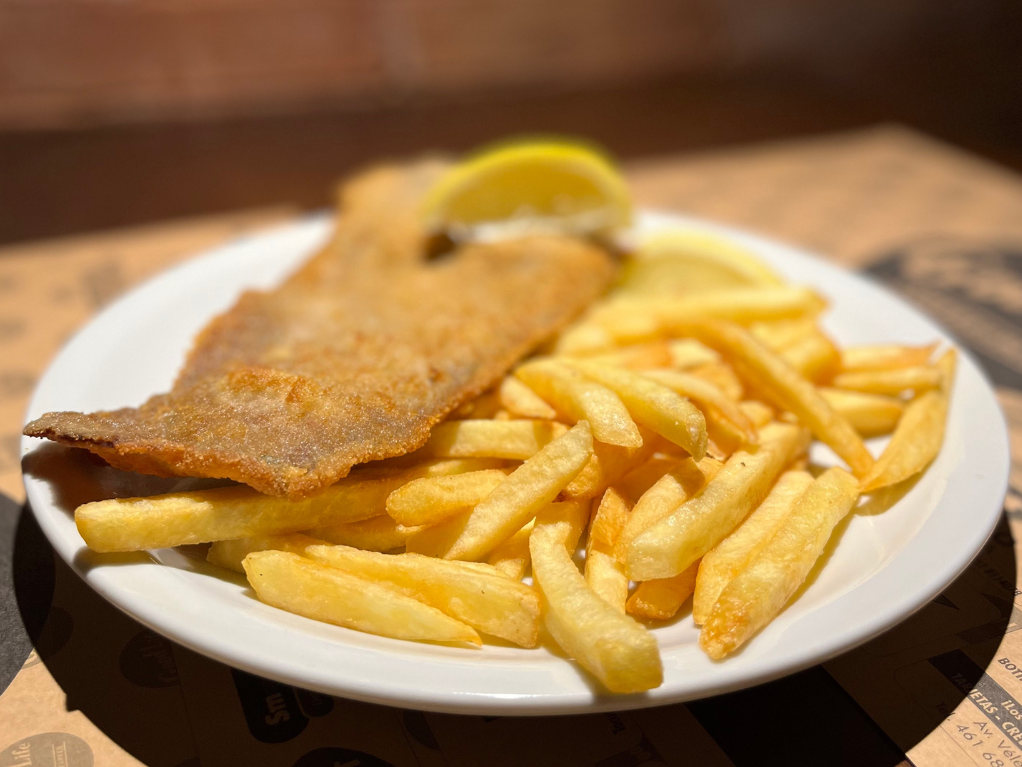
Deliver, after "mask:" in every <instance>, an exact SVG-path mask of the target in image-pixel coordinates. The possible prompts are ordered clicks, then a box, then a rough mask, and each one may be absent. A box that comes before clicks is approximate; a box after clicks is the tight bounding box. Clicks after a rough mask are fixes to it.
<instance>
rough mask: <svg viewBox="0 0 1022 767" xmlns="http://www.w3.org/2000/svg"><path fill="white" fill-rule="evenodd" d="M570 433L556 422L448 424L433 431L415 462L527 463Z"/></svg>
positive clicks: (482, 421) (456, 422) (448, 422)
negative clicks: (482, 460)
mask: <svg viewBox="0 0 1022 767" xmlns="http://www.w3.org/2000/svg"><path fill="white" fill-rule="evenodd" d="M565 431H567V427H566V426H565V425H564V424H561V423H557V422H556V421H540V420H535V421H491V420H475V419H472V420H465V421H445V422H444V423H441V424H437V425H436V426H434V427H433V431H432V433H430V435H429V439H428V440H427V441H426V444H425V445H423V446H422V447H420V448H419V449H418V450H416V451H415V452H414V453H413V454H412V455H414V456H415V457H416V458H422V459H428V458H502V459H507V460H513V461H524V460H525V459H526V458H531V457H532V456H534V455H535V454H536V453H538V452H539V451H540V450H541V449H542V448H543V447H544V446H545V445H548V444H550V442H551V441H553V440H554V439H556V438H557V437H558V436H560V435H561V434H563V433H564V432H565Z"/></svg>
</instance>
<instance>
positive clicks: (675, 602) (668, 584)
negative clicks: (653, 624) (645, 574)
mask: <svg viewBox="0 0 1022 767" xmlns="http://www.w3.org/2000/svg"><path fill="white" fill-rule="evenodd" d="M698 570H699V563H698V562H693V563H692V564H691V565H690V566H689V567H688V568H687V569H686V570H684V571H683V572H680V573H678V574H677V575H675V576H673V577H672V578H658V579H655V580H651V581H643V582H642V583H640V584H639V585H638V586H637V587H636V589H635V591H633V592H632V595H631V596H630V597H628V604H627V605H626V608H625V609H626V610H627V611H628V614H629V615H634V616H635V617H636V618H645V619H646V620H654V621H666V620H670V619H671V618H673V617H674V616H675V614H676V613H677V612H678V610H680V609H681V606H682V605H683V604H685V602H686V601H687V600H688V598H689V597H690V596H692V592H693V590H694V589H695V584H696V572H697V571H698Z"/></svg>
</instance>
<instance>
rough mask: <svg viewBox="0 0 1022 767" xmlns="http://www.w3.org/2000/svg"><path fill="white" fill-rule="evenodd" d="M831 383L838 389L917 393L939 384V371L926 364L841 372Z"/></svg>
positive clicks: (874, 392) (879, 392) (894, 394)
mask: <svg viewBox="0 0 1022 767" xmlns="http://www.w3.org/2000/svg"><path fill="white" fill-rule="evenodd" d="M833 385H834V386H835V387H836V388H838V389H849V390H851V391H859V392H864V393H866V394H889V395H891V396H897V395H898V394H901V393H903V392H906V391H913V392H916V393H918V392H924V391H929V390H930V389H933V388H936V387H937V386H940V371H939V370H938V369H937V368H935V367H929V366H927V367H911V368H892V369H890V370H864V371H862V372H860V373H841V374H840V375H836V376H834V381H833Z"/></svg>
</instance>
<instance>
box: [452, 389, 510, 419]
mask: <svg viewBox="0 0 1022 767" xmlns="http://www.w3.org/2000/svg"><path fill="white" fill-rule="evenodd" d="M500 409H501V402H500V397H499V396H498V395H497V392H496V391H494V390H492V389H491V390H490V391H486V392H483V393H482V394H480V395H479V396H478V397H476V398H475V399H473V400H470V401H469V402H466V403H465V404H464V405H462V406H461V407H459V408H458V409H457V410H455V411H454V412H453V413H451V415H450V418H449V420H458V421H462V420H466V419H477V420H478V419H482V418H493V417H494V416H495V415H496V414H497V413H498V412H499V411H500Z"/></svg>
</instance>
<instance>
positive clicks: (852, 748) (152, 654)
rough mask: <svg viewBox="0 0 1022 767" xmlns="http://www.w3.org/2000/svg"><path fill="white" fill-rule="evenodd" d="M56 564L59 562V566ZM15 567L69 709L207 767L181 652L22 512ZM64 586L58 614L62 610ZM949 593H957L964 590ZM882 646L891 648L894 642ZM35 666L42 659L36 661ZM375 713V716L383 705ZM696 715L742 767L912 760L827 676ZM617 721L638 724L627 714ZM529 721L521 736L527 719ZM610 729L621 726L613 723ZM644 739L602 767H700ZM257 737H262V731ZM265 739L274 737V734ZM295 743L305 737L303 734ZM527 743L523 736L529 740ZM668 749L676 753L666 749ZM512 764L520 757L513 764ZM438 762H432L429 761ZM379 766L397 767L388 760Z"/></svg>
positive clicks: (794, 681) (139, 745)
mask: <svg viewBox="0 0 1022 767" xmlns="http://www.w3.org/2000/svg"><path fill="white" fill-rule="evenodd" d="M1009 560H1010V561H1009ZM54 561H55V562H56V564H53V563H54ZM992 565H995V566H996V567H997V568H998V569H999V570H1001V568H1008V569H1004V570H1001V571H1002V572H1014V550H1013V548H1012V546H1011V539H1010V534H1009V533H1008V531H1007V527H1006V525H1002V526H1001V527H1000V528H998V531H997V533H996V534H995V537H994V539H993V540H992V541H991V543H990V544H989V545H988V546H987V548H986V550H985V551H984V553H983V554H982V555H981V557H980V558H979V559H978V560H977V563H976V564H974V565H973V568H970V569H971V570H974V569H976V568H977V567H981V568H989V567H990V566H992ZM13 568H14V573H15V578H14V582H15V591H16V596H17V604H18V608H19V610H20V614H21V616H22V619H23V621H24V623H25V624H26V626H28V627H29V629H30V632H31V635H32V637H33V639H34V642H35V646H36V649H37V653H38V658H39V659H40V660H41V662H43V663H45V664H46V666H47V668H48V670H49V671H50V673H51V674H52V676H53V677H54V679H55V680H56V682H57V683H58V684H59V685H60V687H61V688H62V689H63V690H64V692H65V693H66V694H67V706H68V708H69V709H77V710H80V711H81V712H82V713H83V714H84V715H85V716H86V717H88V719H89V720H90V721H92V722H93V723H94V724H95V725H96V726H97V727H98V728H99V729H101V730H102V731H103V732H104V733H105V734H106V735H107V736H108V737H109V738H111V739H112V740H113V741H115V742H116V743H117V744H118V745H120V746H121V747H122V748H123V749H125V750H126V751H128V752H129V753H130V754H132V755H133V756H135V757H137V758H138V759H139V760H140V761H142V762H143V763H145V764H147V765H150V766H151V767H179V766H180V765H197V764H198V758H197V757H196V756H194V754H195V753H196V749H195V748H194V744H193V743H192V744H190V743H188V742H182V740H184V741H187V740H188V739H189V736H190V734H191V733H190V731H189V729H188V724H187V722H188V718H187V712H186V710H185V699H184V695H183V692H182V690H181V688H180V687H179V686H178V679H177V670H176V668H175V666H174V660H173V657H174V654H173V653H172V652H171V651H170V643H169V642H167V641H166V640H164V639H162V638H161V637H159V636H157V635H155V634H153V633H152V632H149V631H148V630H146V629H145V628H143V627H142V626H141V625H140V624H137V623H136V622H134V621H133V620H131V619H130V618H128V617H126V616H125V615H123V614H122V613H120V612H119V611H118V610H117V609H116V608H114V607H113V606H111V605H110V604H108V603H107V602H105V601H104V600H103V599H102V598H101V597H100V596H99V595H97V594H96V593H95V592H93V591H92V590H91V589H90V588H89V587H87V586H86V585H85V584H84V582H82V581H81V580H80V579H79V578H78V577H77V576H75V575H74V574H73V573H72V571H71V570H70V569H69V568H68V567H67V566H66V565H64V564H63V562H61V561H60V560H59V558H57V557H56V556H55V555H54V554H53V553H52V550H50V548H49V544H48V543H47V542H46V540H45V538H44V537H43V534H42V532H41V531H40V529H39V528H38V526H37V524H36V522H35V520H34V518H33V517H32V515H31V513H30V512H29V511H28V510H27V509H25V510H23V511H22V512H21V514H20V519H19V521H18V524H17V530H16V535H15V538H14V551H13ZM974 577H976V573H974V572H973V573H969V572H967V573H966V574H965V575H963V577H962V579H968V578H974ZM54 582H56V599H55V604H57V606H56V607H54V608H53V609H50V598H51V596H52V595H53V594H54V587H53V585H52V584H53V583H54ZM47 584H50V585H49V586H47ZM948 591H949V593H950V592H953V591H954V587H951V588H950V589H949V590H948ZM989 596H993V597H994V598H995V601H996V599H997V597H996V595H995V594H993V593H991V594H990V595H988V597H989ZM943 599H945V597H941V598H940V599H938V600H937V603H940V602H941V600H943ZM1010 605H1011V600H1010V597H1006V599H1005V601H1004V602H997V606H998V607H999V608H1002V609H1001V613H1000V615H999V617H997V619H996V620H993V621H990V622H988V623H987V624H985V625H983V626H978V627H972V628H971V629H970V630H969V631H970V632H971V633H970V634H969V635H968V636H969V637H971V639H974V640H977V641H978V643H979V645H981V646H983V647H986V646H987V645H990V647H989V651H988V652H985V654H983V655H982V656H976V655H975V652H974V650H975V647H976V646H977V643H976V642H971V643H970V646H971V647H972V649H971V650H970V653H972V658H973V663H974V666H975V668H976V670H977V671H976V673H975V674H973V675H972V677H968V675H967V677H968V678H967V679H966V680H965V681H964V682H963V681H961V680H959V681H958V683H957V684H956V685H951V686H950V692H949V693H948V700H947V701H946V702H945V703H946V705H950V706H952V707H953V706H954V705H957V704H958V703H959V702H961V700H962V699H963V698H964V697H965V695H966V694H968V692H969V690H970V689H971V685H973V684H975V682H976V679H978V678H979V674H980V673H981V672H980V671H979V669H982V668H984V667H985V666H986V665H987V663H989V661H990V660H991V659H992V658H993V650H994V648H995V647H996V639H997V637H999V636H1002V635H1003V634H1004V632H1005V631H1008V630H1014V628H1016V627H1017V626H1016V625H1015V624H1014V623H1013V622H1012V610H1011V607H1010ZM47 614H48V615H49V617H48V619H47V620H46V622H45V624H42V623H41V618H40V616H45V615H47ZM918 620H929V621H931V624H928V625H929V626H930V629H931V630H932V629H933V625H936V627H937V631H938V633H939V629H940V624H939V621H938V622H937V623H936V624H933V623H932V622H933V620H934V618H933V613H932V611H931V612H929V613H928V612H927V608H924V610H923V611H921V612H920V613H919V614H918V615H917V616H916V617H914V618H912V619H910V621H909V624H911V623H912V621H918ZM895 631H898V629H896V630H895ZM892 633H894V632H892ZM952 633H953V632H952ZM984 637H985V638H986V639H987V640H989V641H987V643H986V644H983V642H982V641H979V640H983V639H984ZM877 641H878V642H881V641H884V638H881V639H880V640H877ZM962 641H963V642H964V641H965V640H962ZM34 657H35V656H33V658H34ZM29 662H30V663H31V662H35V661H34V660H33V659H30V661H29ZM973 677H974V678H973ZM230 678H231V679H232V680H233V683H234V687H235V690H233V691H230V695H231V699H232V700H236V701H237V702H238V704H239V705H240V706H241V707H242V708H245V707H246V706H247V705H249V704H248V703H247V702H246V701H247V700H248V701H251V700H253V699H255V700H259V701H261V700H262V699H263V697H265V696H272V695H278V694H279V695H281V696H282V698H283V699H285V701H286V702H287V705H294V706H295V707H296V711H299V710H300V711H301V712H304V713H305V714H307V715H308V717H315V716H316V711H317V710H326V709H324V706H332V705H338V706H345V707H347V708H350V710H351V711H352V712H354V713H356V714H357V712H358V711H359V710H361V708H362V706H363V705H364V704H351V703H347V702H343V701H333V702H332V703H328V702H329V700H330V699H328V698H327V699H326V700H325V701H324V698H325V696H316V695H314V694H309V693H306V692H304V691H300V690H295V689H293V688H290V687H288V686H287V685H281V684H278V683H276V682H272V681H269V680H260V679H258V678H256V677H252V676H251V675H248V674H241V673H240V672H231V674H230ZM253 696H255V697H254V698H253ZM260 696H263V697H260ZM292 702H293V703H292ZM365 708H366V710H367V711H368V710H369V709H374V708H377V707H371V706H366V707H365ZM684 709H685V707H684V706H673V707H665V708H663V709H658V710H657V714H656V716H660V717H663V716H668V717H672V719H671V720H670V721H672V722H673V721H675V720H676V721H678V722H679V723H680V722H681V718H682V717H684V718H686V719H687V720H688V721H689V722H690V724H689V727H690V728H691V726H692V724H691V715H690V714H689V712H691V714H694V716H695V718H696V719H697V720H698V722H699V723H701V725H702V727H703V728H705V730H706V731H707V732H708V733H709V735H710V736H711V737H712V739H713V740H715V741H716V743H717V744H718V745H719V747H720V748H721V749H722V750H723V751H724V752H726V754H727V756H728V757H730V759H731V760H732V762H733V763H734V764H735V765H738V767H744V765H771V764H784V765H800V764H818V763H820V761H819V760H820V758H821V755H823V754H827V757H826V762H827V763H828V764H830V765H861V764H869V765H880V767H885V766H888V765H889V766H891V767H893V765H897V764H900V763H902V762H903V760H904V754H903V752H902V751H901V749H899V748H898V747H897V746H896V745H895V744H894V743H893V742H892V741H891V740H890V738H888V737H887V736H886V735H885V734H884V733H883V732H882V731H881V730H880V729H879V728H878V727H877V725H876V724H874V723H873V722H872V721H871V720H870V719H869V717H868V716H867V715H866V714H865V713H864V712H863V711H862V709H860V708H859V707H858V705H856V704H855V702H854V701H853V700H852V698H851V697H850V696H849V695H848V694H847V693H846V692H845V691H844V690H843V689H842V688H841V687H840V686H839V685H838V684H837V683H836V682H835V681H834V680H833V679H832V678H831V677H830V676H829V675H828V674H827V673H826V672H825V671H824V670H823V669H822V668H820V667H817V668H813V669H810V670H808V671H804V672H801V673H799V674H795V675H792V676H789V677H787V678H785V679H782V680H778V681H775V682H772V683H769V684H765V685H761V686H759V687H756V688H753V689H750V690H744V691H741V692H736V693H731V694H728V695H723V696H719V697H716V698H711V699H707V700H703V701H698V702H694V703H691V704H688V706H687V709H688V711H685V710H684ZM393 713H394V716H398V717H400V718H401V721H402V726H403V728H404V732H405V737H406V738H407V739H408V741H409V743H410V744H412V743H413V741H414V745H415V747H416V748H418V749H422V748H425V749H426V750H427V751H430V749H435V748H436V747H437V743H436V740H437V739H436V737H434V735H435V733H434V732H433V731H431V728H430V723H429V722H428V721H427V717H423V716H422V715H420V714H417V713H414V712H398V711H394V712H393ZM641 716H642V715H641V714H637V715H635V717H636V719H637V720H638V721H641V718H640V717H641ZM593 718H598V719H600V720H607V721H608V722H610V721H611V720H610V719H609V718H608V717H606V716H604V715H594V717H593ZM571 719H575V718H574V717H572V718H571ZM578 719H579V720H581V719H584V717H578ZM941 719H942V715H940V714H939V713H937V711H936V710H935V711H934V712H933V715H932V716H931V717H929V718H925V717H924V718H923V719H921V722H923V724H922V726H920V727H918V729H917V731H913V732H912V733H910V737H909V741H910V742H909V743H908V746H911V745H912V743H915V742H918V741H919V740H921V739H922V738H924V737H925V736H926V735H927V734H928V733H929V732H930V731H932V730H933V729H934V728H936V727H937V726H938V725H939V724H940V721H941ZM617 720H618V722H620V721H626V722H630V721H632V720H631V718H630V715H627V714H625V715H621V716H620V717H618V718H617ZM430 721H432V722H433V723H434V725H436V724H437V723H438V722H441V718H437V717H432V718H431V719H430ZM501 721H502V720H500V719H496V720H494V719H492V718H486V719H483V718H480V717H443V718H442V724H443V726H445V727H447V728H448V734H450V732H458V731H459V729H461V730H463V731H464V732H465V733H469V732H470V731H472V732H473V738H475V739H478V737H479V732H480V728H481V727H485V726H487V725H488V723H491V722H492V723H494V724H493V725H492V727H491V729H492V732H493V733H494V734H496V732H497V729H498V728H500V727H503V726H504V725H502V724H500V723H501ZM504 721H505V722H506V721H507V720H504ZM661 721H663V719H662V718H661ZM518 724H519V727H520V722H519V723H518ZM581 724H582V723H581V722H580V723H579V725H581ZM590 724H592V722H590ZM571 726H572V725H571V724H570V722H569V721H567V720H565V719H553V720H552V719H535V720H531V721H530V722H529V724H528V726H527V730H526V731H527V732H529V733H530V736H529V738H528V740H530V741H531V749H530V750H531V751H533V752H534V753H537V754H539V753H542V754H544V755H546V754H549V755H550V757H549V758H553V757H554V756H555V755H557V754H558V733H563V732H564V728H565V727H571ZM607 726H608V727H617V726H618V725H617V724H614V723H613V722H612V723H611V724H608V725H607ZM679 726H680V725H679ZM250 728H251V725H250ZM508 729H509V730H510V729H511V728H510V727H508ZM668 729H669V727H668ZM514 732H516V733H520V730H519V729H515V730H514ZM638 732H639V733H640V736H641V738H642V740H641V742H640V743H639V744H638V745H635V746H632V747H630V749H629V750H627V752H622V754H621V755H620V758H615V759H614V760H612V761H606V760H603V761H596V762H593V763H595V764H603V765H607V767H610V766H611V765H622V766H624V765H632V764H635V765H641V764H648V765H651V766H652V765H655V764H665V763H666V764H674V763H679V764H680V763H686V764H688V763H691V761H690V755H686V754H683V753H681V752H680V751H679V752H678V753H674V751H673V750H671V751H665V753H658V751H657V747H656V746H655V745H654V744H653V743H652V742H650V741H649V740H648V739H646V737H645V735H642V734H641V730H638ZM284 735H286V733H284ZM253 737H256V733H255V732H254V731H253ZM260 737H271V738H272V737H274V736H273V735H272V734H271V735H269V736H267V735H266V733H263V735H262V736H260ZM293 737H298V736H297V734H296V735H294V736H293ZM516 737H518V738H520V734H519V735H516ZM899 740H903V738H899ZM264 742H265V741H264ZM317 745H318V746H320V747H321V746H322V744H317ZM336 745H337V746H338V748H339V749H340V750H337V749H335V750H334V751H330V752H329V753H327V752H326V751H324V752H323V758H328V757H329V758H334V757H333V756H332V754H340V753H342V751H343V748H341V747H342V746H344V744H343V743H338V744H336ZM710 745H712V744H710ZM661 749H664V746H662V745H661ZM319 750H320V749H313V751H319ZM437 753H439V752H437ZM707 754H708V755H707V756H706V757H705V758H704V759H703V761H702V762H701V763H706V764H722V765H723V764H726V760H725V761H720V756H722V755H720V754H719V752H718V756H717V758H716V759H714V758H713V754H712V753H711V752H710V751H708V752H707ZM306 756H307V757H308V758H309V759H311V760H312V761H309V762H308V764H309V765H314V764H318V762H316V761H315V759H317V758H319V757H318V756H317V755H316V754H314V753H312V752H310V754H307V755H306ZM563 756H564V755H563V754H561V755H560V757H563ZM509 757H510V751H508V752H507V756H505V758H509ZM560 757H559V758H560ZM302 758H303V759H304V758H305V757H302ZM493 758H498V757H493ZM498 759H499V758H498ZM545 760H546V756H544V759H542V760H540V761H537V762H536V764H537V767H539V765H540V764H541V763H542V762H545ZM299 763H300V764H302V765H304V764H305V762H304V761H299V762H294V759H293V757H289V758H288V759H287V760H285V761H273V762H267V764H273V765H276V764H280V765H281V767H291V765H292V764H299ZM329 763H330V762H329V761H327V762H324V764H329ZM342 763H343V760H342ZM366 763H367V764H369V763H370V762H368V761H366ZM426 763H427V762H426V761H423V764H426ZM489 763H491V764H495V765H499V764H502V763H503V762H500V761H499V760H498V761H497V762H493V761H492V758H491V760H490V762H489ZM512 763H513V762H508V764H512ZM551 763H552V764H556V763H559V762H557V761H554V762H551ZM376 764H384V765H385V764H386V763H385V762H380V761H378V760H377V762H376Z"/></svg>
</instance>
